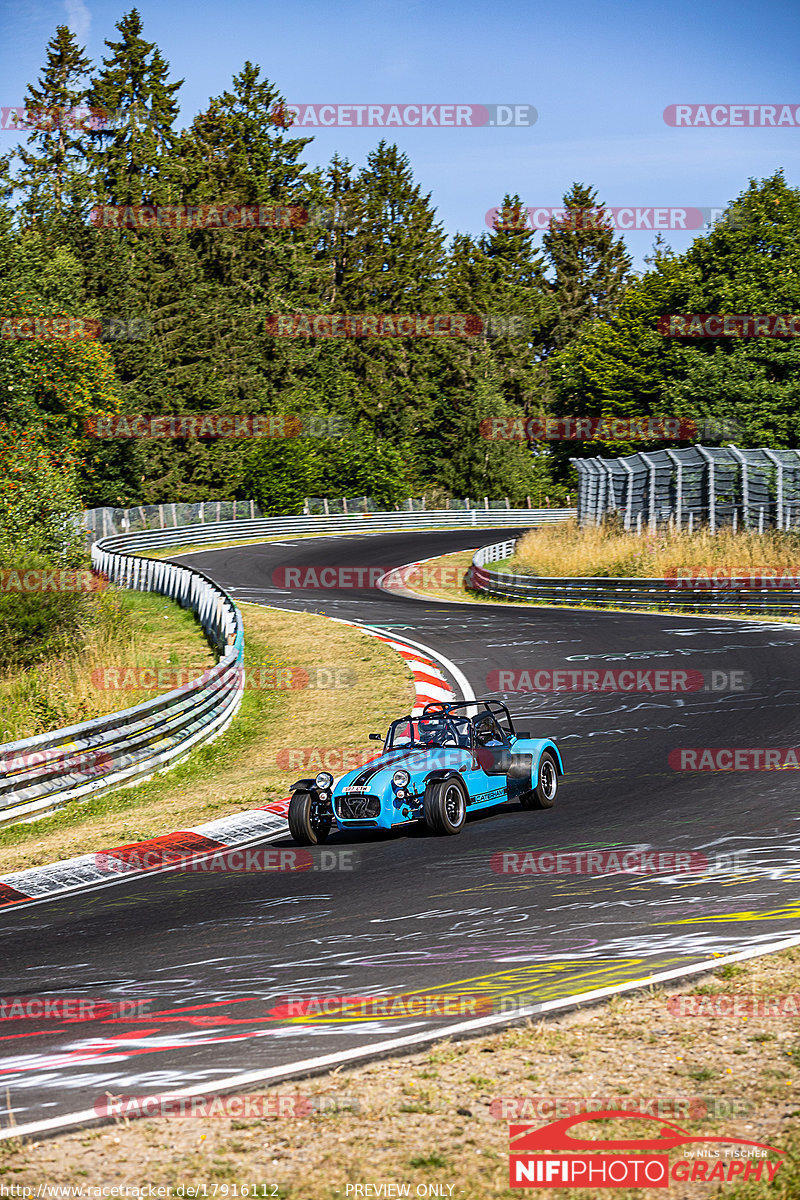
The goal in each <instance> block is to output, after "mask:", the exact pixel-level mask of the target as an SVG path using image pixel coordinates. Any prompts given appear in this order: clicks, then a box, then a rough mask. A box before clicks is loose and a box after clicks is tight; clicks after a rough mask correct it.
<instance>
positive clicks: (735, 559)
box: [494, 521, 800, 578]
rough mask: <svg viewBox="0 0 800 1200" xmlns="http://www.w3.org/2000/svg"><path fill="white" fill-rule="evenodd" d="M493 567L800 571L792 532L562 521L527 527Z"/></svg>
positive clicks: (653, 572)
mask: <svg viewBox="0 0 800 1200" xmlns="http://www.w3.org/2000/svg"><path fill="white" fill-rule="evenodd" d="M494 567H495V569H499V570H508V571H516V572H518V573H519V574H526V575H543V576H547V575H556V576H558V575H571V576H572V575H574V576H580V575H599V576H614V577H626V576H628V577H632V578H641V577H648V576H650V577H658V576H663V575H671V574H674V573H676V572H679V571H681V570H690V569H694V570H696V571H713V570H716V569H719V568H721V569H724V570H729V571H738V572H748V573H749V572H755V573H760V572H762V571H768V570H773V571H778V572H779V573H780V574H784V573H786V572H788V573H790V574H793V575H800V536H798V534H797V533H796V532H794V531H792V532H790V533H779V532H777V531H776V530H770V531H768V532H766V533H763V534H759V533H752V532H747V531H739V532H737V533H733V531H732V530H725V531H722V532H719V533H716V534H712V533H710V532H709V531H708V530H707V529H701V530H698V531H696V532H694V533H691V534H690V533H688V532H687V531H685V530H682V531H680V532H678V531H676V530H663V531H662V530H659V531H658V532H657V533H642V534H636V533H633V532H631V533H626V532H625V531H624V530H620V529H618V528H615V527H614V526H611V525H599V526H598V525H588V526H584V527H583V528H581V527H579V526H578V524H577V522H576V521H560V522H558V523H557V524H555V525H545V526H543V527H542V528H541V529H531V530H530V531H529V532H528V533H526V534H525V535H524V536H523V537H522V538H521V539H520V540H519V542H518V543H517V549H516V553H515V554H514V556H513V557H512V558H511V559H510V560H508V562H507V563H502V564H494Z"/></svg>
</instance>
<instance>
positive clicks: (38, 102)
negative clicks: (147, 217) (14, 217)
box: [15, 25, 92, 222]
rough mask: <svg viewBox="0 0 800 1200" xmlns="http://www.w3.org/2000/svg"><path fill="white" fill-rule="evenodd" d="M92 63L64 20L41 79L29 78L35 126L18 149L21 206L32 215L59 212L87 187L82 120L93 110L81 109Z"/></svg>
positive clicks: (41, 217) (48, 216)
mask: <svg viewBox="0 0 800 1200" xmlns="http://www.w3.org/2000/svg"><path fill="white" fill-rule="evenodd" d="M91 65H92V64H91V61H90V60H89V59H88V58H86V56H85V53H84V51H83V50H82V49H81V48H80V47H79V46H78V43H77V42H76V41H75V38H74V36H73V34H72V31H71V30H70V29H69V27H68V26H67V25H58V26H57V27H56V32H55V36H54V37H53V38H51V40H50V42H49V43H48V46H47V62H46V65H45V66H44V67H43V69H42V72H41V74H40V75H39V79H38V82H37V83H36V84H29V85H28V88H27V90H26V92H25V109H26V112H27V114H28V122H29V123H31V124H32V125H33V128H32V130H31V132H30V134H29V135H28V138H27V146H22V145H20V146H19V147H18V148H17V151H16V154H17V157H18V158H19V160H20V163H21V168H20V170H19V171H18V173H17V175H16V179H15V186H16V187H17V188H19V190H20V191H21V192H22V194H23V196H24V200H23V202H22V206H21V208H22V212H23V213H24V215H25V217H26V218H27V219H28V220H29V221H39V222H48V221H51V220H52V219H53V218H58V217H59V216H60V215H61V213H62V212H63V210H64V209H65V207H66V206H67V205H68V203H69V202H70V199H75V198H76V196H77V195H78V194H81V193H84V192H85V190H86V181H85V176H84V172H83V166H84V154H85V150H86V137H85V133H84V131H83V128H82V124H83V123H85V121H86V120H87V119H88V118H89V114H88V113H86V112H85V111H81V110H82V109H83V106H84V103H85V99H86V86H85V84H84V80H85V78H86V75H87V73H88V71H89V70H90V68H91Z"/></svg>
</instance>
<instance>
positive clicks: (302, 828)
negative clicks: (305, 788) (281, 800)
mask: <svg viewBox="0 0 800 1200" xmlns="http://www.w3.org/2000/svg"><path fill="white" fill-rule="evenodd" d="M331 821H332V815H331V811H330V805H329V804H328V802H327V801H323V800H320V799H319V797H318V796H315V795H314V794H313V792H294V794H293V795H292V798H291V800H290V801H289V832H290V833H291V835H292V837H293V838H294V840H295V841H296V842H299V844H300V845H301V846H318V845H319V844H320V843H321V842H324V841H327V838H328V834H329V833H330V831H331Z"/></svg>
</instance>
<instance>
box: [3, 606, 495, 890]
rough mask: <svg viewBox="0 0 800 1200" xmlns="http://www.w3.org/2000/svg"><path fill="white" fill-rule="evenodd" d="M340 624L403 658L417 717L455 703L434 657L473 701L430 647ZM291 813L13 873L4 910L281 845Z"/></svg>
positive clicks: (270, 813) (244, 817) (243, 816)
mask: <svg viewBox="0 0 800 1200" xmlns="http://www.w3.org/2000/svg"><path fill="white" fill-rule="evenodd" d="M332 619H334V620H336V619H338V618H332ZM340 623H341V624H344V625H350V626H352V627H353V628H355V629H361V630H362V631H363V632H364V633H367V634H369V635H370V636H371V637H375V638H378V640H379V641H381V642H384V643H385V644H386V645H387V646H391V647H392V649H393V650H396V651H397V653H398V654H400V655H401V656H402V658H403V659H404V660H405V662H406V663H407V665H408V667H409V670H410V671H411V673H412V675H413V677H414V687H415V690H416V704H415V707H414V710H413V712H414V713H415V714H417V713H420V712H422V709H423V707H424V706H425V705H426V704H429V703H430V702H431V701H433V700H454V699H456V694H455V692H453V691H452V689H451V687H450V685H449V684H448V682H447V679H446V677H445V675H444V674H443V672H442V670H441V669H440V667H439V666H437V665H436V663H435V662H434V661H433V657H432V656H433V655H435V656H436V658H437V659H438V660H439V662H440V663H441V664H442V665H443V666H444V667H445V669H446V670H447V671H448V672H449V673H450V674H451V676H452V678H454V679H455V680H456V683H457V684H458V686H459V688H461V690H462V692H463V694H464V699H465V700H471V699H474V694H473V692H472V689H471V688H470V685H469V683H468V682H467V680H466V678H465V677H464V676H463V675H462V674H461V672H460V671H459V669H458V667H456V666H455V664H454V663H450V662H449V661H448V660H447V659H445V658H443V656H442V655H439V654H438V653H437V652H436V651H434V650H431V649H430V647H427V646H420V645H419V644H418V643H416V642H411V641H409V640H408V639H402V640H401V639H400V638H396V637H392V636H390V635H389V634H387V633H385V632H379V631H378V630H375V629H370V628H368V627H367V626H364V625H359V624H357V623H356V622H354V621H341V622H340ZM288 811H289V797H288V796H287V797H285V798H284V799H282V800H275V801H273V802H272V803H270V804H265V805H264V807H263V808H255V809H249V810H247V811H245V812H240V813H234V814H233V815H232V816H229V817H221V818H219V819H218V820H216V821H211V822H209V823H208V824H206V825H195V826H191V827H190V828H188V829H180V830H176V831H175V832H174V833H165V834H162V835H161V836H160V837H155V838H149V839H148V840H146V841H143V842H131V843H130V844H128V845H124V846H114V847H112V848H111V849H109V850H96V851H94V852H93V853H92V854H81V855H79V856H78V857H77V858H68V859H64V860H63V861H62V862H55V863H48V864H47V865H46V866H42V867H29V868H27V869H26V870H24V871H14V872H12V873H11V874H9V875H3V876H0V909H6V908H10V907H11V906H13V905H28V904H37V903H42V902H43V901H45V900H50V899H54V898H55V897H57V896H68V895H70V894H78V893H80V892H84V891H88V890H90V889H91V890H94V889H96V888H101V887H110V886H112V885H114V884H118V883H124V882H125V881H126V880H128V879H130V878H131V877H132V876H135V875H145V874H146V875H158V874H163V873H165V872H167V871H178V870H180V869H181V868H182V867H184V866H185V865H186V863H187V861H191V862H193V863H195V862H199V861H200V860H202V859H207V858H211V857H214V856H219V855H222V854H224V853H228V852H230V851H231V850H234V849H235V850H239V849H244V848H246V847H249V846H253V845H257V844H263V843H264V842H276V841H280V840H281V839H282V838H285V837H288V835H289V830H288V826H287V823H286V814H287V813H288Z"/></svg>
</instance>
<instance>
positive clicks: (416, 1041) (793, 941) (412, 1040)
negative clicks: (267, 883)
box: [0, 937, 800, 1141]
mask: <svg viewBox="0 0 800 1200" xmlns="http://www.w3.org/2000/svg"><path fill="white" fill-rule="evenodd" d="M794 946H800V937H791V938H786V939H784V940H783V941H781V942H773V943H772V944H771V945H769V946H756V947H752V946H751V947H750V949H748V950H742V951H740V952H739V953H738V954H727V955H724V956H721V957H720V958H712V959H705V960H704V961H703V962H700V963H695V964H693V965H692V966H688V967H674V968H673V969H672V970H670V971H657V972H655V973H654V974H652V975H646V976H644V977H643V978H642V979H631V980H629V981H627V982H626V983H617V984H614V985H612V986H611V987H603V988H594V989H592V990H591V991H589V992H581V993H580V994H579V995H574V996H565V997H563V998H562V999H560V1000H545V1001H543V1002H542V1003H541V1004H530V1005H527V1006H526V1007H525V1008H520V1009H518V1011H517V1012H515V1013H513V1014H511V1013H497V1014H495V1015H494V1016H491V1017H476V1018H475V1019H474V1020H472V1021H459V1022H458V1023H457V1024H454V1025H447V1026H445V1028H443V1029H442V1028H439V1029H427V1030H424V1031H423V1032H421V1033H412V1034H407V1035H405V1036H404V1037H397V1038H389V1039H388V1040H387V1041H384V1042H375V1043H374V1044H373V1045H372V1046H356V1047H354V1048H353V1049H351V1050H337V1051H334V1052H333V1053H332V1054H322V1055H319V1056H318V1057H316V1058H304V1059H301V1060H299V1061H298V1062H294V1063H289V1064H287V1065H285V1066H280V1067H267V1068H264V1069H262V1070H260V1071H244V1072H241V1073H240V1074H238V1075H229V1076H228V1077H227V1078H226V1079H219V1080H217V1081H216V1082H215V1083H212V1084H206V1085H198V1086H196V1087H189V1088H181V1089H179V1090H175V1091H172V1090H170V1091H168V1092H165V1093H163V1094H164V1095H169V1096H170V1097H175V1098H178V1099H181V1098H188V1097H192V1096H209V1095H214V1096H216V1095H220V1094H221V1093H222V1092H234V1093H235V1092H240V1091H241V1090H242V1089H243V1088H245V1087H248V1086H250V1085H252V1084H254V1083H261V1084H269V1083H277V1082H279V1081H280V1080H285V1079H297V1078H303V1077H304V1076H308V1075H318V1074H322V1073H324V1072H326V1071H329V1070H330V1069H331V1068H332V1067H337V1066H344V1065H346V1064H347V1063H357V1062H363V1061H365V1060H369V1059H373V1058H380V1057H383V1056H385V1055H389V1054H393V1053H396V1052H397V1051H403V1050H407V1051H414V1050H415V1049H418V1048H420V1047H422V1046H425V1045H428V1044H429V1043H430V1042H438V1041H443V1040H445V1039H446V1038H452V1037H457V1036H458V1035H464V1034H472V1035H476V1034H480V1033H483V1032H490V1031H491V1030H492V1029H497V1028H498V1027H502V1026H504V1025H512V1024H514V1023H515V1022H517V1021H524V1020H529V1019H530V1018H531V1017H536V1016H542V1015H544V1014H546V1013H552V1012H558V1011H559V1010H563V1009H569V1008H577V1007H578V1006H579V1005H581V1004H587V1003H592V1002H594V1001H596V1000H604V999H606V998H607V997H608V996H617V995H620V994H621V993H622V992H632V991H638V990H640V989H642V988H647V987H652V986H653V985H655V984H660V983H671V982H673V981H674V980H678V979H683V978H686V977H687V976H690V975H700V974H703V973H704V972H706V971H714V970H716V969H717V968H718V967H724V966H727V964H728V963H736V962H742V961H743V960H745V959H748V958H758V957H760V956H761V955H763V954H774V953H776V952H777V951H779V950H789V949H790V948H792V947H794ZM265 1032H266V1031H265ZM98 1121H102V1122H103V1123H104V1124H109V1123H110V1121H109V1118H108V1117H105V1116H102V1117H101V1116H98V1114H97V1113H96V1112H95V1110H94V1109H93V1108H86V1109H83V1110H82V1111H80V1112H74V1113H64V1114H63V1115H62V1116H60V1117H50V1118H48V1119H47V1120H44V1121H32V1122H30V1123H29V1124H28V1125H13V1126H11V1127H10V1128H8V1129H0V1141H2V1140H3V1139H6V1138H19V1137H35V1136H36V1135H37V1134H47V1133H56V1132H58V1131H60V1130H63V1129H67V1128H69V1127H70V1126H73V1125H89V1124H94V1123H96V1122H98Z"/></svg>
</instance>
